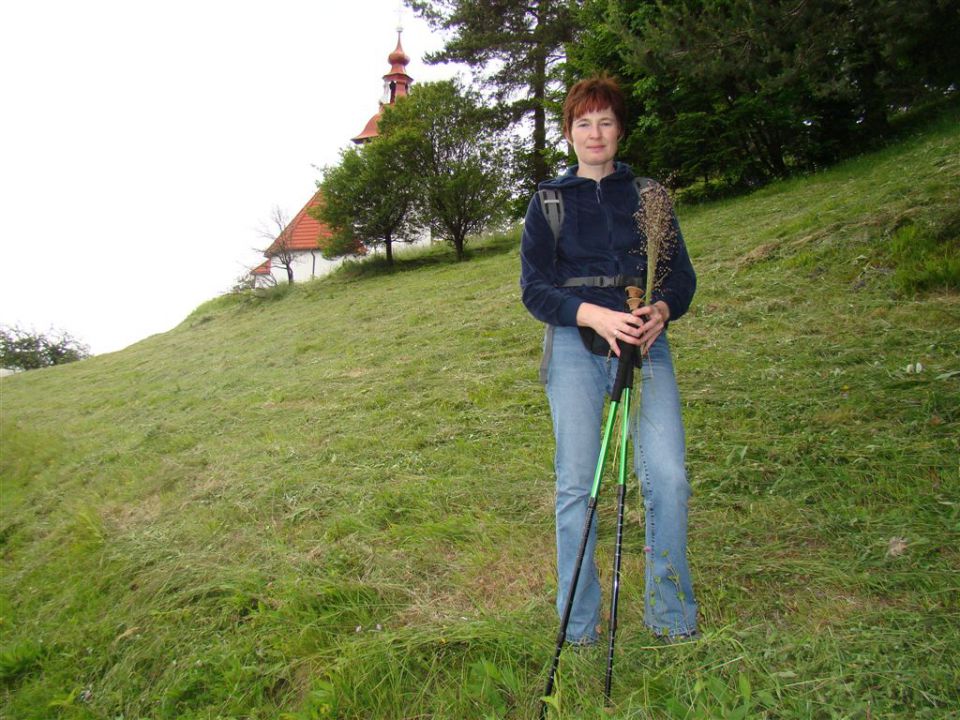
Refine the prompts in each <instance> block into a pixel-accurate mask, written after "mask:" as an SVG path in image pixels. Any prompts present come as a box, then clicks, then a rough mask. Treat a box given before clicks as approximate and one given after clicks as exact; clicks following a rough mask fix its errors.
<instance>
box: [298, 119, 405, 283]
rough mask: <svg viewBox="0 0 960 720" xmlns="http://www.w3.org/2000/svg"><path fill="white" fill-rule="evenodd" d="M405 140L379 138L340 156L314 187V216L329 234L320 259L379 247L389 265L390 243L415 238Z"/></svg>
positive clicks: (397, 135) (402, 136) (400, 137)
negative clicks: (318, 195)
mask: <svg viewBox="0 0 960 720" xmlns="http://www.w3.org/2000/svg"><path fill="white" fill-rule="evenodd" d="M410 146H411V138H410V136H409V135H407V134H404V133H395V134H393V135H391V136H384V135H381V136H379V137H376V138H374V139H373V140H372V141H370V142H368V143H366V144H364V145H361V146H360V147H351V148H349V149H347V150H344V151H343V152H342V153H341V155H340V164H339V165H336V166H333V167H330V168H327V169H326V170H325V171H324V176H323V180H321V181H320V182H319V183H318V185H319V187H320V190H321V202H320V205H319V206H318V207H317V208H316V217H317V219H319V220H320V221H321V222H323V223H325V224H326V225H327V226H328V227H329V228H330V230H331V231H332V233H333V235H332V237H330V238H329V239H327V240H326V241H324V244H323V248H322V249H323V254H324V257H328V258H331V257H339V256H342V255H355V254H357V252H358V251H361V250H362V248H363V247H364V246H366V247H376V246H379V245H382V246H383V247H384V249H385V252H386V257H387V264H389V265H392V264H393V244H394V243H395V242H412V241H413V240H415V239H416V235H415V228H414V226H413V223H412V220H413V209H414V199H415V197H416V182H415V178H411V177H410V173H409V169H408V168H407V167H406V164H405V163H406V162H407V159H408V158H409V157H410V155H411V147H410Z"/></svg>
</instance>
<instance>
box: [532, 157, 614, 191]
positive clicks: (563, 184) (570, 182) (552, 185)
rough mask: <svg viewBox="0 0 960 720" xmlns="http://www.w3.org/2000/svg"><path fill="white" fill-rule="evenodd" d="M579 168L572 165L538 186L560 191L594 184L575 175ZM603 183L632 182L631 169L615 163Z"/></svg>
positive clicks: (588, 179)
mask: <svg viewBox="0 0 960 720" xmlns="http://www.w3.org/2000/svg"><path fill="white" fill-rule="evenodd" d="M579 168H580V166H579V165H572V166H570V167H569V168H567V171H566V172H565V173H564V174H563V175H561V176H560V177H555V178H553V180H546V181H544V182H542V183H540V185H539V186H538V187H539V188H540V189H541V190H543V189H560V188H569V187H574V186H576V185H582V184H584V183H590V182H594V181H593V180H591V179H590V178H585V177H579V176H578V175H577V170H578V169H579ZM603 180H604V181H611V180H613V181H619V180H627V181H629V182H633V168H631V167H630V166H629V165H627V164H626V163H622V162H615V163H614V164H613V172H612V173H610V174H609V175H605V176H604V177H603Z"/></svg>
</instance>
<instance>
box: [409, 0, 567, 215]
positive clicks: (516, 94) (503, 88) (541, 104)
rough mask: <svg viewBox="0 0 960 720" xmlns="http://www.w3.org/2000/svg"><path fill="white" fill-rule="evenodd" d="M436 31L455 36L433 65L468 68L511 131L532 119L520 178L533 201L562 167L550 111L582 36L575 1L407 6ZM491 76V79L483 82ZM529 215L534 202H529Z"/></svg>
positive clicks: (439, 1)
mask: <svg viewBox="0 0 960 720" xmlns="http://www.w3.org/2000/svg"><path fill="white" fill-rule="evenodd" d="M407 4H408V5H409V6H410V7H411V8H413V9H414V11H416V12H417V14H419V15H420V16H421V17H423V18H425V19H426V20H427V21H428V22H429V23H430V24H431V26H433V27H434V28H437V29H442V30H445V31H449V32H452V33H453V35H452V37H451V38H450V39H449V40H448V41H447V43H446V45H445V46H444V48H443V49H442V50H440V51H439V52H435V53H430V54H429V55H427V57H426V61H427V62H428V63H444V62H462V63H466V64H467V65H469V66H471V67H472V68H474V70H475V71H476V73H477V75H478V76H480V77H481V78H482V84H483V86H484V88H490V90H491V91H492V97H493V99H494V100H495V101H496V103H497V107H498V108H499V110H500V112H501V114H502V117H504V118H505V120H506V122H507V123H508V124H514V123H517V122H519V121H521V120H523V119H524V118H527V117H529V118H531V119H532V121H533V131H532V135H531V136H530V139H529V145H528V146H527V148H526V149H525V151H524V152H522V153H520V154H519V157H518V158H517V160H518V167H517V172H518V174H519V175H521V176H522V177H523V178H524V179H525V181H526V182H525V185H526V187H524V189H523V195H524V196H525V197H529V195H530V194H531V193H532V192H533V190H534V188H535V187H536V185H537V183H539V182H541V181H543V180H547V179H549V178H550V177H551V176H552V175H553V169H554V167H555V165H556V162H557V160H559V155H558V153H556V152H555V151H554V150H553V148H552V147H551V145H550V143H549V139H548V136H547V110H548V107H549V106H550V105H551V101H552V100H553V101H555V100H556V95H557V94H558V93H559V92H560V91H561V90H562V88H561V83H560V82H559V80H560V77H559V62H560V61H561V60H562V59H563V52H562V51H563V47H564V44H566V43H569V42H570V41H571V40H572V39H573V37H574V31H575V28H576V7H577V5H578V4H579V3H577V2H574V1H573V0H407ZM484 71H487V74H486V76H483V73H484ZM524 208H526V203H524Z"/></svg>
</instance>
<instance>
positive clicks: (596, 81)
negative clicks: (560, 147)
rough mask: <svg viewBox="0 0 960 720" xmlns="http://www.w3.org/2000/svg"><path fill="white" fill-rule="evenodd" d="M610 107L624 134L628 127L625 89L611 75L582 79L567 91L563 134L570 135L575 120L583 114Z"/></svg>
mask: <svg viewBox="0 0 960 720" xmlns="http://www.w3.org/2000/svg"><path fill="white" fill-rule="evenodd" d="M607 108H610V110H611V111H612V112H613V114H614V116H615V117H616V118H617V124H618V125H619V126H620V134H621V135H622V134H623V133H624V131H625V129H626V127H627V123H626V115H627V111H626V100H625V99H624V97H623V91H622V90H621V89H620V84H619V83H618V82H617V81H616V80H615V79H614V78H612V77H610V76H609V75H606V74H603V75H597V76H596V77H592V78H586V79H585V80H581V81H580V82H578V83H577V84H576V85H574V86H573V87H572V88H570V92H568V93H567V99H566V100H565V101H564V103H563V135H564V137H568V136H569V135H570V128H572V127H573V122H574V121H575V120H576V119H577V118H578V117H581V116H583V115H586V114H587V113H591V112H597V111H598V110H606V109H607Z"/></svg>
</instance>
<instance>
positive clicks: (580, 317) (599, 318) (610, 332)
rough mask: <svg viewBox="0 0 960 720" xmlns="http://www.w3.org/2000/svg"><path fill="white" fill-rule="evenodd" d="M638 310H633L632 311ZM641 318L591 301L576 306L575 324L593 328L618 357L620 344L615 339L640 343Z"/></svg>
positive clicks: (633, 343) (635, 343) (632, 343)
mask: <svg viewBox="0 0 960 720" xmlns="http://www.w3.org/2000/svg"><path fill="white" fill-rule="evenodd" d="M637 312H639V310H635V311H634V313H637ZM641 324H642V320H641V318H639V317H637V316H635V314H631V313H628V312H617V311H616V310H608V309H607V308H605V307H601V306H600V305H594V304H593V303H586V302H585V303H581V305H580V307H579V308H577V325H579V326H581V327H588V328H593V330H594V331H595V332H596V333H597V335H599V336H600V337H602V338H603V339H604V340H606V341H607V343H608V344H609V345H610V350H611V351H612V352H613V354H614V355H616V356H617V357H620V346H619V345H617V340H622V341H623V342H625V343H630V344H631V345H639V344H640V336H641Z"/></svg>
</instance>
